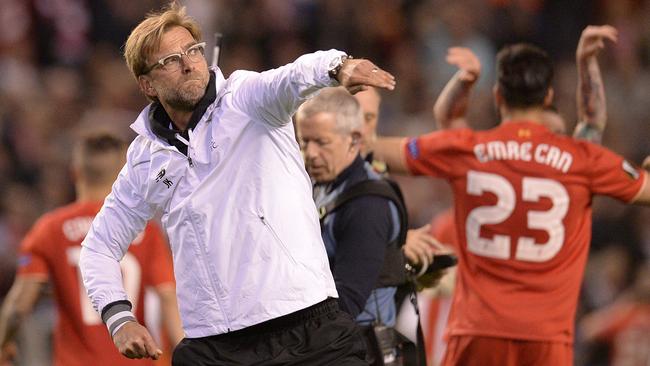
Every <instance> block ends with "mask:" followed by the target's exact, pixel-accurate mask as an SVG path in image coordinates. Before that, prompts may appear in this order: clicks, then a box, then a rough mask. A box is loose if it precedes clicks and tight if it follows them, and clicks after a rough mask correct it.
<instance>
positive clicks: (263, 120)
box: [79, 50, 344, 338]
mask: <svg viewBox="0 0 650 366" xmlns="http://www.w3.org/2000/svg"><path fill="white" fill-rule="evenodd" d="M341 55H344V53H343V52H340V51H336V50H330V51H319V52H316V53H312V54H307V55H304V56H301V57H300V58H298V59H297V60H296V61H295V62H293V63H291V64H288V65H285V66H283V67H280V68H278V69H274V70H269V71H265V72H262V73H256V72H249V71H236V72H234V73H233V74H232V75H231V77H230V78H228V80H224V77H223V75H222V74H221V72H220V71H219V70H218V69H216V70H215V73H216V89H217V98H216V100H215V102H214V103H212V104H211V105H210V106H209V107H208V109H207V110H206V112H205V114H204V115H203V117H202V119H201V120H200V121H199V122H198V124H197V125H196V127H195V128H194V130H190V131H189V136H190V138H189V148H188V156H185V155H183V154H182V153H181V152H179V151H178V150H177V149H176V148H175V147H173V146H171V145H169V143H168V142H166V141H164V140H163V139H160V138H159V137H157V136H156V135H154V133H153V132H152V131H151V128H150V126H149V117H148V116H149V107H146V108H145V109H144V110H143V111H142V113H140V115H139V116H138V118H137V120H136V121H135V123H133V124H132V125H131V128H132V129H133V130H135V131H136V132H137V133H138V136H137V137H136V138H135V140H134V141H133V142H132V143H131V146H130V147H129V149H128V153H127V163H126V165H125V166H124V168H123V169H122V171H121V172H120V175H119V177H118V178H117V180H116V181H115V183H114V185H113V189H112V192H111V194H110V195H109V196H108V197H107V198H106V200H105V202H104V206H103V207H102V209H101V211H100V212H99V214H98V215H97V216H96V218H95V220H94V221H93V224H92V228H91V229H90V231H89V233H88V235H87V236H86V238H85V240H84V241H83V243H82V245H83V248H82V251H81V258H80V264H79V265H80V269H81V274H82V277H83V282H84V285H85V287H86V289H87V292H88V296H89V297H90V299H91V300H92V303H93V305H94V307H95V309H96V310H97V311H100V312H101V311H102V309H103V308H104V307H105V306H106V305H108V304H110V303H113V302H115V301H119V300H125V299H127V296H126V293H125V290H124V286H123V284H122V275H121V272H120V266H119V263H118V261H119V260H120V259H122V257H123V256H124V253H126V251H127V248H128V246H129V243H131V241H132V240H133V239H134V238H135V236H136V235H137V234H138V233H139V232H141V231H142V230H143V228H144V227H145V223H146V222H147V220H149V219H151V218H152V217H153V216H154V214H155V213H156V212H157V211H158V210H160V211H161V212H162V224H163V227H164V228H165V230H166V231H167V234H168V236H169V241H170V244H171V249H172V253H173V257H174V272H175V277H176V293H177V297H178V303H179V308H180V314H181V319H182V321H183V328H184V330H185V333H186V336H187V337H189V338H195V337H204V336H210V335H215V334H221V333H226V332H230V331H234V330H238V329H242V328H245V327H248V326H251V325H254V324H257V323H261V322H264V321H266V320H270V319H273V318H277V317H280V316H283V315H286V314H289V313H292V312H295V311H298V310H301V309H304V308H306V307H309V306H311V305H314V304H316V303H318V302H320V301H323V300H325V299H326V298H327V297H338V295H337V292H336V287H335V285H334V280H333V278H332V274H331V272H330V269H329V264H328V260H327V254H326V252H325V246H324V245H323V241H322V239H321V235H320V226H319V221H318V216H317V211H316V207H315V205H314V201H313V198H312V185H311V181H310V179H309V176H308V175H307V173H306V171H305V168H304V163H303V159H302V155H301V153H300V149H299V146H298V144H297V142H296V140H295V137H294V136H295V135H294V128H293V125H292V123H291V116H292V115H293V114H294V112H295V111H296V109H297V108H298V107H299V105H300V104H301V103H302V102H303V101H304V100H306V99H307V98H309V97H311V96H313V95H314V93H315V92H317V91H318V90H319V89H320V88H323V87H327V86H332V84H335V83H336V81H332V80H331V78H330V77H329V76H328V69H329V67H330V64H331V63H332V62H333V61H334V60H335V59H337V58H339V57H340V56H341ZM188 157H190V158H191V160H192V164H191V165H190V162H189V161H188ZM107 323H108V322H107Z"/></svg>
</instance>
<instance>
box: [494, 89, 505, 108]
mask: <svg viewBox="0 0 650 366" xmlns="http://www.w3.org/2000/svg"><path fill="white" fill-rule="evenodd" d="M492 96H493V97H494V103H495V104H496V106H497V109H499V108H501V106H502V105H503V95H501V89H500V88H499V84H494V86H493V87H492Z"/></svg>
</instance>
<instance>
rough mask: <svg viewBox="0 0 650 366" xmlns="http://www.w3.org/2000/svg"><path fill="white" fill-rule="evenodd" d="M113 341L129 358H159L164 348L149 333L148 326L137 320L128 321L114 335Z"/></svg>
mask: <svg viewBox="0 0 650 366" xmlns="http://www.w3.org/2000/svg"><path fill="white" fill-rule="evenodd" d="M113 343H115V346H116V347H117V349H118V350H119V351H120V353H121V354H123V355H124V356H126V357H128V358H151V359H154V360H157V359H159V358H160V356H161V355H162V350H161V349H160V347H158V345H157V344H156V342H155V341H154V340H153V338H152V337H151V334H149V331H148V330H147V328H145V327H143V326H142V325H140V324H138V323H136V322H127V323H125V324H124V325H123V326H122V328H120V329H119V330H118V331H117V332H116V333H115V335H113Z"/></svg>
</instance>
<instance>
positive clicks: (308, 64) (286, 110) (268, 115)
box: [230, 50, 345, 126]
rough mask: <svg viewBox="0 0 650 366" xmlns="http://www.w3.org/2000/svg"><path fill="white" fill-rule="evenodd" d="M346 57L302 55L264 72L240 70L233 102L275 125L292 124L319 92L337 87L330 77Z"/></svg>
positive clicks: (235, 75) (333, 52)
mask: <svg viewBox="0 0 650 366" xmlns="http://www.w3.org/2000/svg"><path fill="white" fill-rule="evenodd" d="M342 55H345V53H344V52H341V51H337V50H329V51H318V52H315V53H310V54H306V55H303V56H300V57H299V58H298V59H296V60H295V61H294V62H292V63H290V64H287V65H284V66H282V67H279V68H277V69H273V70H268V71H264V72H261V73H257V72H251V71H236V72H234V73H233V75H232V76H231V77H230V79H232V80H233V83H234V85H233V86H234V87H233V103H234V104H235V106H237V107H238V108H239V109H241V110H242V111H245V112H248V113H251V114H253V115H255V116H256V117H258V118H259V119H261V120H263V121H266V122H268V123H270V124H271V125H273V126H283V125H286V124H288V123H290V122H291V116H293V114H294V113H295V112H296V110H297V109H298V107H299V106H300V105H301V104H302V103H303V102H304V101H305V100H307V99H308V98H310V97H311V96H313V95H315V93H316V92H317V91H318V90H320V89H322V88H324V87H328V86H333V85H334V84H336V81H335V80H332V78H330V76H329V75H328V70H329V67H330V64H331V62H332V61H333V60H335V59H337V58H339V57H341V56H342Z"/></svg>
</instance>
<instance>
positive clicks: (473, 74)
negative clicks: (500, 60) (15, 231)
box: [433, 47, 481, 130]
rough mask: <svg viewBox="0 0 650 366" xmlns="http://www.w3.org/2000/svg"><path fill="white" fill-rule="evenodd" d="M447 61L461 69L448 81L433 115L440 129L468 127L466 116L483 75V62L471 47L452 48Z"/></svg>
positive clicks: (435, 105) (434, 107) (437, 101)
mask: <svg viewBox="0 0 650 366" xmlns="http://www.w3.org/2000/svg"><path fill="white" fill-rule="evenodd" d="M447 62H448V63H450V64H452V65H455V66H457V67H458V69H459V70H458V71H457V72H456V73H455V74H454V76H453V77H452V78H451V79H450V80H449V81H448V82H447V85H445V88H444V89H443V90H442V92H441V93H440V95H439V96H438V99H436V103H435V104H434V106H433V117H434V119H435V121H436V126H437V127H438V129H440V130H444V129H448V128H452V127H467V120H466V119H465V118H466V113H467V104H468V100H469V95H470V93H471V91H472V87H473V86H474V84H475V83H476V81H477V80H478V78H479V77H480V75H481V62H480V61H479V59H478V57H476V55H475V54H474V53H473V52H472V51H471V50H470V49H469V48H464V47H452V48H450V49H449V50H448V52H447Z"/></svg>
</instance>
